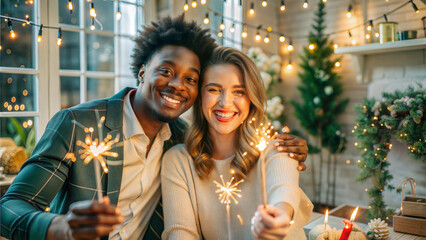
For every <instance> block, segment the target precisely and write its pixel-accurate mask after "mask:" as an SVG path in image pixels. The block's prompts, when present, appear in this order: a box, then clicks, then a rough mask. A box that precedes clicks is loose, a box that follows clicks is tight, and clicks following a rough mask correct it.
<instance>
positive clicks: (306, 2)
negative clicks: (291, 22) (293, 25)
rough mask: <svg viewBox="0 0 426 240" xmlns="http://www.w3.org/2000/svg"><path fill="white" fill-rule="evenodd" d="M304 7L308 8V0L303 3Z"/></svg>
mask: <svg viewBox="0 0 426 240" xmlns="http://www.w3.org/2000/svg"><path fill="white" fill-rule="evenodd" d="M303 8H308V0H305V2H304V3H303Z"/></svg>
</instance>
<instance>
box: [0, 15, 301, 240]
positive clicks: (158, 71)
mask: <svg viewBox="0 0 426 240" xmlns="http://www.w3.org/2000/svg"><path fill="white" fill-rule="evenodd" d="M136 43H137V46H136V49H135V52H134V55H133V58H134V63H133V71H134V73H135V75H136V76H137V78H138V81H139V82H140V83H142V84H139V86H138V88H137V89H136V90H134V89H129V88H128V89H124V90H122V91H121V92H120V93H118V94H116V95H114V96H113V97H111V98H108V99H101V100H95V101H92V102H88V103H84V104H80V105H78V106H75V107H73V108H70V109H65V110H62V111H60V112H58V113H57V114H56V115H55V116H54V117H53V118H52V119H51V121H50V122H49V124H48V126H47V127H46V130H45V133H44V134H43V136H42V138H41V139H40V141H39V143H38V144H37V146H36V148H35V149H34V152H33V154H32V156H31V157H30V159H28V160H27V161H26V162H25V164H24V165H23V166H22V168H21V171H20V173H19V174H18V176H17V177H16V179H15V181H14V182H13V184H12V185H11V187H10V188H9V191H8V192H7V193H6V195H5V196H4V197H3V199H1V202H0V203H1V232H2V234H3V235H4V236H6V237H8V238H13V239H37V240H38V239H71V238H75V239H94V238H98V237H101V236H108V235H109V238H110V239H142V238H143V237H144V238H145V239H153V237H159V235H161V231H162V229H161V227H162V222H161V221H160V222H156V220H155V218H156V217H157V218H158V217H161V209H156V208H155V207H156V205H157V203H158V202H159V200H160V195H161V192H160V180H159V173H160V166H161V163H160V159H161V156H162V153H163V152H164V151H165V150H167V149H168V148H170V147H171V146H173V145H174V144H177V143H180V142H182V141H183V136H184V130H185V127H186V125H185V124H184V122H183V121H182V120H180V119H178V117H179V116H180V115H181V114H182V113H183V112H185V111H186V110H188V109H189V108H190V107H191V106H192V105H193V103H194V101H195V100H196V98H197V94H198V80H199V77H200V73H201V71H202V68H203V65H204V63H205V61H207V60H208V59H209V57H210V55H211V53H212V50H213V49H214V48H215V47H216V44H215V42H214V39H212V38H211V37H210V35H209V34H208V32H207V30H202V29H201V28H200V27H199V26H197V25H196V23H195V22H192V23H187V22H185V21H184V19H183V16H180V17H178V18H176V19H170V18H165V19H162V20H160V21H159V22H157V23H153V25H152V26H150V27H147V28H145V30H144V32H142V33H141V36H140V37H139V38H138V39H136ZM100 119H104V124H103V125H102V126H101V130H102V132H103V133H105V136H109V138H114V137H116V136H118V137H119V142H120V143H122V144H121V145H120V144H117V146H114V147H113V148H112V149H111V150H110V151H111V152H116V153H117V155H118V157H106V160H107V165H108V170H109V172H108V174H102V176H101V187H102V192H103V195H104V196H106V197H104V199H103V200H102V201H92V200H94V199H95V197H96V193H97V190H96V189H97V187H96V181H95V177H94V170H93V164H91V163H90V164H88V165H85V164H84V163H83V161H82V160H80V159H79V158H80V155H81V153H80V150H81V147H80V146H78V145H77V142H78V141H84V139H85V137H86V135H87V134H88V132H89V133H91V134H92V136H93V138H97V137H99V134H100V133H99V132H100V131H99V132H98V131H97V125H98V122H99V121H100ZM135 119H137V121H136V120H135ZM81 126H84V127H81ZM90 127H93V131H87V129H88V128H90ZM105 136H103V137H105ZM103 137H102V138H103ZM290 138H291V140H288V141H286V142H285V143H287V145H293V146H291V147H290V148H288V149H286V148H284V149H283V150H287V151H288V150H290V151H288V152H293V154H295V158H299V159H301V160H302V162H303V160H304V159H305V158H306V153H307V147H306V142H305V141H304V140H300V139H293V137H291V136H290ZM285 143H282V144H285ZM70 156H74V157H75V158H77V160H76V161H75V162H73V161H72V159H73V157H70ZM92 161H97V160H95V159H93V160H92ZM302 164H303V163H302ZM159 205H160V206H161V202H160V203H159ZM49 206H50V207H49ZM151 216H152V219H151V221H150V218H151ZM150 222H151V225H150V224H149V223H150ZM154 223H156V224H154ZM120 224H121V225H120ZM117 226H118V227H117Z"/></svg>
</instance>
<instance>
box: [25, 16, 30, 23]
mask: <svg viewBox="0 0 426 240" xmlns="http://www.w3.org/2000/svg"><path fill="white" fill-rule="evenodd" d="M25 20H26V21H27V22H26V24H30V16H28V15H25Z"/></svg>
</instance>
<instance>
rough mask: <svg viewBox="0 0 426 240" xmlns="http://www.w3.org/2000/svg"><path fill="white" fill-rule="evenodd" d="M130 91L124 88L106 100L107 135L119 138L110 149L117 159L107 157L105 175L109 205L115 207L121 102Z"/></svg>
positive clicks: (120, 154) (119, 165) (120, 167)
mask: <svg viewBox="0 0 426 240" xmlns="http://www.w3.org/2000/svg"><path fill="white" fill-rule="evenodd" d="M130 90H132V88H125V89H123V90H122V91H120V92H119V93H117V94H116V95H114V96H112V97H111V98H110V99H109V100H108V105H107V112H106V116H105V128H106V130H107V134H109V135H111V136H112V138H115V137H118V138H119V141H118V143H116V144H114V146H113V148H112V149H111V152H116V153H117V154H118V157H116V158H114V157H107V161H108V162H107V164H108V170H109V171H108V174H107V195H108V197H109V198H110V200H111V204H115V205H116V204H117V203H118V196H119V194H120V187H121V178H122V175H123V160H124V155H123V144H124V143H123V103H124V101H123V100H124V97H125V96H126V94H127V93H128V92H129V91H130Z"/></svg>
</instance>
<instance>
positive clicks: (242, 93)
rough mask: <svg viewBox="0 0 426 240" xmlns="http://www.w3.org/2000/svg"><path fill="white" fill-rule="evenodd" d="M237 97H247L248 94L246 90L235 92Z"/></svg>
mask: <svg viewBox="0 0 426 240" xmlns="http://www.w3.org/2000/svg"><path fill="white" fill-rule="evenodd" d="M234 93H235V94H236V95H240V96H243V95H245V94H246V92H245V91H244V90H235V92H234Z"/></svg>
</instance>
